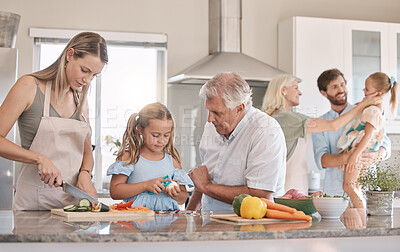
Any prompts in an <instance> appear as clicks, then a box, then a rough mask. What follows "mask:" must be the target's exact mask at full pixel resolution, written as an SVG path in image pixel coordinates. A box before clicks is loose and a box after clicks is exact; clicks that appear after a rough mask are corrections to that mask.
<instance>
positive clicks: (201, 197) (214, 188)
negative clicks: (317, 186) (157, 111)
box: [187, 73, 286, 211]
mask: <svg viewBox="0 0 400 252" xmlns="http://www.w3.org/2000/svg"><path fill="white" fill-rule="evenodd" d="M251 95H252V93H251V89H250V87H249V85H248V84H247V82H246V81H245V80H243V79H242V78H241V77H240V76H239V75H237V74H235V73H221V74H218V75H216V76H215V77H213V78H212V79H211V80H209V81H208V82H207V83H206V84H204V86H203V87H202V88H201V90H200V97H202V98H204V99H205V105H206V107H207V109H208V111H209V113H208V122H207V123H206V125H205V128H204V133H203V136H202V139H201V142H200V157H201V161H202V165H200V166H199V167H197V168H194V169H192V170H191V171H190V172H189V176H190V178H191V179H192V180H193V182H194V184H195V190H194V192H193V195H192V197H191V200H190V202H189V205H188V207H187V209H188V210H197V209H200V208H201V209H202V210H205V211H210V210H232V202H233V200H234V198H235V196H237V195H240V194H242V193H247V194H250V195H252V196H257V197H264V198H268V199H272V196H273V195H274V194H275V195H282V194H283V193H284V191H283V190H284V189H283V188H284V182H285V172H286V146H285V138H284V135H283V132H282V129H281V127H280V126H279V124H278V123H277V121H275V119H273V118H272V117H270V116H268V115H267V114H265V113H263V112H261V111H260V110H258V109H256V108H254V107H252V97H251Z"/></svg>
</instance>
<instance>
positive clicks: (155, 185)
mask: <svg viewBox="0 0 400 252" xmlns="http://www.w3.org/2000/svg"><path fill="white" fill-rule="evenodd" d="M168 181H170V179H164V178H162V177H159V178H155V179H152V180H148V181H147V182H146V190H147V191H149V192H152V193H154V194H159V193H160V192H162V191H163V190H165V187H164V184H163V182H168Z"/></svg>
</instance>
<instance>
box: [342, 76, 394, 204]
mask: <svg viewBox="0 0 400 252" xmlns="http://www.w3.org/2000/svg"><path fill="white" fill-rule="evenodd" d="M398 88H399V87H398V84H397V82H396V81H395V80H394V78H393V77H392V78H389V77H388V76H387V75H386V74H384V73H381V72H377V73H374V74H371V75H370V76H368V78H367V79H366V80H365V88H364V93H365V95H369V94H372V93H375V92H377V93H378V95H383V94H386V93H388V92H389V91H390V93H391V97H390V105H391V109H392V113H394V112H395V111H396V105H397V91H398ZM383 122H384V120H383V106H382V104H380V105H378V106H369V107H367V108H365V109H364V110H363V112H362V113H361V115H359V116H357V117H356V119H355V120H354V121H353V122H350V123H349V124H348V125H347V126H346V127H345V129H344V131H343V134H342V136H341V137H340V139H339V141H338V143H337V147H338V149H339V152H342V151H349V150H351V149H352V148H353V147H355V148H354V150H353V153H352V154H351V155H350V158H349V160H348V161H347V164H346V167H345V169H344V177H343V190H344V191H345V192H346V193H347V194H348V195H349V197H350V199H351V202H352V203H353V206H354V207H356V208H363V207H365V203H364V202H363V196H362V193H361V191H360V185H359V184H358V182H357V180H358V177H359V175H360V172H366V169H367V168H368V167H364V166H363V165H362V164H360V163H359V162H358V161H359V158H360V156H361V153H362V152H368V151H371V152H372V151H377V150H378V149H379V147H380V146H381V145H382V141H383V132H382V127H383ZM375 161H377V160H375Z"/></svg>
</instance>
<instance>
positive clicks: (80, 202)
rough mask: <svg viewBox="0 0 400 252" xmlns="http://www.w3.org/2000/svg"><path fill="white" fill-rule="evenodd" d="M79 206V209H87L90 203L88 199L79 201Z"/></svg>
mask: <svg viewBox="0 0 400 252" xmlns="http://www.w3.org/2000/svg"><path fill="white" fill-rule="evenodd" d="M79 206H80V207H88V206H92V203H90V201H89V200H88V199H81V200H80V201H79Z"/></svg>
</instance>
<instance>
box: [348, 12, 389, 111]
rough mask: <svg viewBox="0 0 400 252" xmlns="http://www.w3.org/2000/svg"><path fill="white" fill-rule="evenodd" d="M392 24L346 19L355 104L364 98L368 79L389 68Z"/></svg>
mask: <svg viewBox="0 0 400 252" xmlns="http://www.w3.org/2000/svg"><path fill="white" fill-rule="evenodd" d="M388 28H389V24H388V23H381V22H367V21H352V20H346V21H344V41H343V42H344V60H345V66H344V69H343V70H344V72H345V73H346V75H347V86H348V90H349V96H348V99H349V101H350V102H351V103H355V102H359V101H361V100H362V98H363V97H364V92H363V91H362V90H363V89H364V86H365V79H366V78H367V77H368V76H369V75H370V74H372V73H374V72H384V73H387V74H389V73H388V71H389V54H388V52H389V47H388V45H389V40H388Z"/></svg>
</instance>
